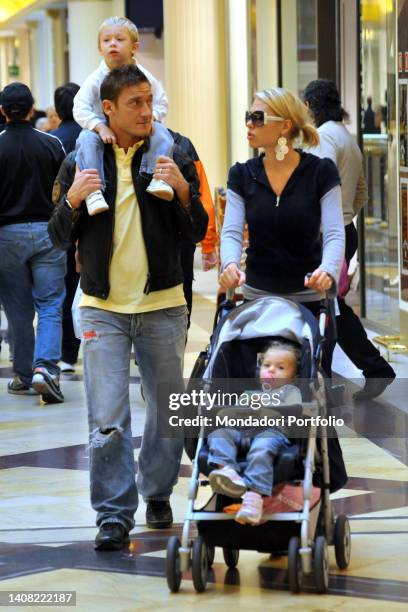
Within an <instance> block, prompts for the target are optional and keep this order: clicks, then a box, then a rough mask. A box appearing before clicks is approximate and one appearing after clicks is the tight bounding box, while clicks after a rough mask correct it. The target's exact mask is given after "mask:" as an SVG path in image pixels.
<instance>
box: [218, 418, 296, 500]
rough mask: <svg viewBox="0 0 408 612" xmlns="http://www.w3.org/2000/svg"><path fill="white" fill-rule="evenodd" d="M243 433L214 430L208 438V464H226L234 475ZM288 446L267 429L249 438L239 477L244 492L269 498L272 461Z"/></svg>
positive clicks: (243, 439) (275, 432)
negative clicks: (245, 489)
mask: <svg viewBox="0 0 408 612" xmlns="http://www.w3.org/2000/svg"><path fill="white" fill-rule="evenodd" d="M246 438H247V436H245V432H242V431H239V430H237V429H230V428H225V429H217V430H216V431H213V432H212V433H211V434H210V435H209V436H208V445H209V448H210V452H209V453H208V462H209V463H211V464H213V465H227V466H228V467H232V468H233V469H234V470H235V471H236V472H238V474H239V473H240V472H241V471H242V470H241V467H240V465H239V463H238V462H237V454H238V450H239V448H240V447H241V446H242V445H243V444H245V439H246ZM286 446H289V441H288V439H287V437H286V436H284V435H283V433H281V432H280V431H278V430H277V429H267V430H265V431H262V432H261V433H259V434H257V435H256V436H255V437H253V438H252V437H251V444H250V447H249V450H248V452H247V455H246V462H247V464H246V466H245V468H244V470H243V473H242V474H241V476H242V478H243V480H244V481H245V484H246V485H247V487H248V489H250V490H251V491H255V492H256V493H259V494H260V495H272V489H273V462H274V460H275V457H276V456H277V455H278V454H279V452H280V451H281V450H282V449H283V448H285V447H286Z"/></svg>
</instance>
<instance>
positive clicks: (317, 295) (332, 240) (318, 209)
mask: <svg viewBox="0 0 408 612" xmlns="http://www.w3.org/2000/svg"><path fill="white" fill-rule="evenodd" d="M308 119H309V117H308V111H307V109H306V107H305V105H304V104H303V103H302V102H301V100H300V99H299V98H298V97H297V96H295V95H294V94H293V93H291V92H289V91H286V90H284V89H279V88H273V89H268V90H264V91H260V92H257V93H256V94H255V98H254V101H253V104H252V106H251V110H250V111H249V112H247V113H246V117H245V121H246V125H247V129H248V141H249V143H250V146H251V147H253V148H254V149H258V148H263V149H264V153H262V155H260V156H259V157H255V158H252V159H249V160H248V161H247V162H245V163H243V164H242V163H237V164H235V165H234V166H233V167H232V168H231V170H230V172H229V177H228V191H227V206H226V212H225V219H224V226H223V230H222V236H221V260H222V274H221V276H220V284H221V286H222V287H223V288H224V289H230V288H233V287H237V286H240V285H243V295H244V297H245V298H246V299H254V298H257V297H260V296H265V295H271V294H272V295H278V296H282V297H285V298H289V299H293V300H296V301H298V302H301V303H303V304H304V305H305V306H306V307H307V308H309V309H310V310H311V311H312V312H313V313H314V314H317V312H318V310H319V307H320V301H321V298H322V296H323V294H324V292H326V291H328V292H329V295H331V296H335V295H336V292H337V281H338V278H339V275H340V270H341V266H342V261H343V256H344V228H343V220H342V212H341V190H340V177H339V174H338V172H337V169H336V167H335V165H334V164H333V162H332V161H331V160H328V159H319V158H318V157H316V156H315V155H312V154H310V153H305V152H302V151H300V150H298V149H296V148H294V145H293V143H294V141H295V139H298V138H299V137H302V138H303V142H304V143H305V144H306V145H309V146H316V145H317V144H318V142H319V137H318V134H317V132H316V129H315V128H314V127H313V126H312V125H311V124H310V123H308ZM245 222H247V223H248V231H249V248H248V249H247V260H246V273H244V272H242V271H241V270H240V267H239V263H240V259H241V252H242V239H243V232H244V225H245ZM309 273H311V276H310V277H308V276H306V275H308V274H309ZM325 370H326V373H327V374H329V373H330V363H329V362H326V364H325Z"/></svg>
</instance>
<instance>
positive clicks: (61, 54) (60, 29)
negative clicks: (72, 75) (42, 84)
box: [47, 9, 68, 88]
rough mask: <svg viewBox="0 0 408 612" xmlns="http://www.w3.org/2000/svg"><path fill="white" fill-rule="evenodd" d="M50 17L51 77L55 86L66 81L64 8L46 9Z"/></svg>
mask: <svg viewBox="0 0 408 612" xmlns="http://www.w3.org/2000/svg"><path fill="white" fill-rule="evenodd" d="M47 14H48V16H49V17H50V19H51V28H52V40H53V46H52V51H53V54H52V55H53V77H54V85H55V88H56V87H59V86H60V85H63V84H64V83H66V82H67V81H68V75H67V70H66V61H65V57H66V52H67V32H66V29H67V24H66V13H65V10H63V9H62V10H59V9H55V10H54V9H53V10H48V11H47Z"/></svg>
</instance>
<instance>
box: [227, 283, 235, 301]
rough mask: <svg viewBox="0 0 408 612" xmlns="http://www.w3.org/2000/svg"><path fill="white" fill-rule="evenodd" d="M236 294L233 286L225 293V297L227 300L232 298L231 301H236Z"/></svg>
mask: <svg viewBox="0 0 408 612" xmlns="http://www.w3.org/2000/svg"><path fill="white" fill-rule="evenodd" d="M234 295H235V287H232V288H231V289H227V291H226V293H225V297H226V299H227V300H231V302H233V301H234Z"/></svg>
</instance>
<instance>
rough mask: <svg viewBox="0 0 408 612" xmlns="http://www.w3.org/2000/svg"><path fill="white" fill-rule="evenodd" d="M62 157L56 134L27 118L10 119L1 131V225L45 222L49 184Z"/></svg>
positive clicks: (49, 209)
mask: <svg viewBox="0 0 408 612" xmlns="http://www.w3.org/2000/svg"><path fill="white" fill-rule="evenodd" d="M64 157H65V151H64V148H63V146H62V144H61V142H60V141H59V140H58V138H56V137H55V136H50V135H49V134H46V133H45V132H40V131H38V130H36V129H34V128H33V127H32V125H31V123H30V122H29V121H11V122H10V123H7V124H6V127H5V129H4V131H3V132H1V133H0V174H1V181H0V226H2V225H10V224H12V223H27V222H30V221H33V222H38V221H48V220H49V218H50V216H51V214H52V212H53V209H54V206H53V204H52V200H51V193H52V186H53V182H54V179H55V177H56V176H57V173H58V170H59V168H60V166H61V163H62V162H63V160H64Z"/></svg>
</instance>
